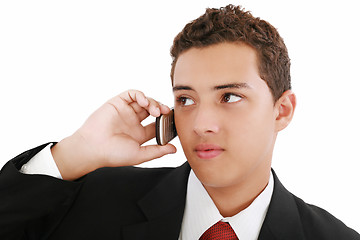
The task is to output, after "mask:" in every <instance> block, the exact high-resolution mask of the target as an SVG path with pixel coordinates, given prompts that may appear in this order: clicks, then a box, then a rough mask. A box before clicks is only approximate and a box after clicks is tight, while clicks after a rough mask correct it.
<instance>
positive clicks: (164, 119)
mask: <svg viewBox="0 0 360 240" xmlns="http://www.w3.org/2000/svg"><path fill="white" fill-rule="evenodd" d="M155 127H156V142H157V144H159V145H165V144H167V143H168V142H170V141H171V140H172V139H174V138H175V137H176V136H177V132H176V127H175V119H174V109H171V111H170V113H168V114H165V115H164V114H162V115H160V116H159V117H157V118H156V123H155Z"/></svg>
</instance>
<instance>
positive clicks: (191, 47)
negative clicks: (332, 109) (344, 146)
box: [0, 5, 360, 240]
mask: <svg viewBox="0 0 360 240" xmlns="http://www.w3.org/2000/svg"><path fill="white" fill-rule="evenodd" d="M171 53H172V56H173V64H172V70H171V78H172V83H173V92H174V97H175V107H174V110H175V123H176V127H177V132H178V135H179V138H180V141H181V144H182V147H183V149H184V152H185V155H186V158H187V163H185V164H184V165H182V166H180V167H178V168H158V169H141V168H135V167H131V166H132V165H136V164H139V163H141V162H144V161H149V160H151V159H154V158H158V157H161V156H163V155H165V154H169V153H174V152H175V151H176V149H175V147H174V146H173V145H171V144H167V145H165V146H143V143H145V142H147V141H148V140H149V139H152V138H153V137H154V136H155V127H154V124H150V125H148V126H145V127H143V126H142V125H141V121H142V120H143V119H145V118H146V117H148V116H149V114H150V115H152V116H159V115H160V114H166V113H168V112H169V111H170V109H169V108H168V107H167V106H164V105H161V104H160V103H158V102H156V101H155V100H153V99H151V98H148V97H146V96H145V95H144V94H143V93H142V92H140V91H136V90H129V91H126V92H124V93H122V94H120V95H119V96H116V97H114V98H112V99H111V100H109V101H108V102H107V103H105V104H104V105H103V106H102V107H100V108H99V109H98V110H97V111H95V112H94V114H93V115H91V116H90V117H89V119H88V120H87V121H86V122H85V123H84V125H83V126H82V127H81V128H80V129H79V130H78V131H76V132H75V133H74V134H73V135H72V136H70V137H68V138H65V139H64V140H62V141H61V142H59V143H57V144H56V145H54V146H53V147H52V148H51V149H50V146H51V144H44V145H42V146H39V147H37V148H35V149H32V150H29V151H27V152H25V153H23V154H21V155H19V156H17V157H16V158H14V159H12V160H11V161H10V162H8V163H7V164H6V165H5V166H4V168H3V169H2V171H1V174H0V196H1V198H0V214H1V219H0V229H1V230H0V236H1V237H2V239H3V238H4V239H175V240H176V239H360V236H359V235H358V234H357V233H356V232H355V231H353V230H352V229H349V228H347V227H346V226H345V225H344V224H343V223H342V222H340V221H339V220H337V219H336V218H334V217H333V216H331V215H330V214H329V213H327V212H326V211H324V210H322V209H320V208H317V207H315V206H312V205H308V204H306V203H304V202H303V201H302V200H301V199H299V198H297V197H295V196H294V195H292V194H291V193H290V192H288V191H287V190H286V189H285V188H284V187H283V185H282V184H281V183H280V181H279V179H278V178H277V177H276V174H275V172H274V171H272V169H271V159H272V152H273V148H274V144H275V140H276V137H277V134H278V132H279V131H281V130H282V129H284V128H285V127H286V126H287V125H288V124H289V123H290V122H291V119H292V116H293V114H294V109H295V106H296V98H295V95H294V93H293V92H292V91H291V84H290V60H289V58H288V54H287V50H286V47H285V44H284V43H283V40H282V39H281V37H280V36H279V34H278V32H277V31H276V30H275V28H274V27H272V26H271V25H270V24H269V23H267V22H265V21H262V20H260V19H257V18H254V17H253V16H252V15H251V14H250V13H249V12H245V11H243V10H242V9H241V8H240V7H234V6H232V5H229V6H227V7H225V8H221V9H208V10H207V11H206V13H205V14H204V15H203V16H201V17H199V18H198V19H196V20H195V21H193V22H191V23H189V24H188V25H186V26H185V28H184V29H183V31H182V32H181V33H180V34H179V35H178V36H177V37H176V38H175V40H174V45H173V48H172V51H171ZM39 165H40V167H38V166H39ZM44 165H48V166H47V167H46V168H45V169H42V168H43V166H44ZM103 167H107V168H103ZM34 173H37V174H34ZM39 173H42V174H39ZM49 175H51V176H52V177H51V176H49ZM61 178H62V179H63V180H61ZM66 180H70V181H66ZM219 233H224V235H226V236H215V235H219ZM214 234H215V235H214ZM220 235H221V234H220ZM217 237H223V238H217Z"/></svg>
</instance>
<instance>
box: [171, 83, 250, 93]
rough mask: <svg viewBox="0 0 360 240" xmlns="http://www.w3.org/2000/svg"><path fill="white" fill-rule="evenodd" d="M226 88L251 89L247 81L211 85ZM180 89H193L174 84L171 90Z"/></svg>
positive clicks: (219, 88)
mask: <svg viewBox="0 0 360 240" xmlns="http://www.w3.org/2000/svg"><path fill="white" fill-rule="evenodd" d="M228 88H237V89H240V88H247V89H251V87H250V85H249V84H247V83H244V82H242V83H228V84H223V85H218V86H215V87H213V89H214V90H221V89H228ZM180 90H192V91H195V90H194V89H193V88H192V87H190V86H186V85H178V86H174V87H173V92H175V91H180Z"/></svg>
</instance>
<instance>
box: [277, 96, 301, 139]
mask: <svg viewBox="0 0 360 240" xmlns="http://www.w3.org/2000/svg"><path fill="white" fill-rule="evenodd" d="M295 107H296V96H295V94H294V93H293V92H292V91H291V90H287V91H286V92H284V93H283V94H282V95H281V97H280V98H279V99H278V100H277V101H276V103H275V110H276V114H277V115H276V120H275V121H276V122H275V124H276V126H275V127H276V131H277V132H279V131H281V130H283V129H284V128H286V127H287V126H288V125H289V123H290V122H291V120H292V118H293V116H294V111H295Z"/></svg>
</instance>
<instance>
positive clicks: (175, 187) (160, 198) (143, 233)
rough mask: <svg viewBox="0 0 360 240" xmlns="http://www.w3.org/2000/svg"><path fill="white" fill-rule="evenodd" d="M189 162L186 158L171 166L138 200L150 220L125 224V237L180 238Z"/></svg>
mask: <svg viewBox="0 0 360 240" xmlns="http://www.w3.org/2000/svg"><path fill="white" fill-rule="evenodd" d="M189 173H190V166H189V164H188V163H187V162H186V163H184V164H183V165H182V166H180V167H178V168H176V169H174V170H172V171H171V172H170V173H169V174H168V175H167V176H166V177H165V178H164V179H163V180H162V181H161V182H160V183H159V184H158V185H157V186H155V187H154V188H153V189H152V190H151V191H150V192H149V193H148V194H147V195H146V196H145V197H144V198H142V199H141V200H139V201H138V205H139V208H140V209H141V210H142V211H143V213H144V215H145V217H146V218H147V220H148V221H146V222H143V223H140V224H136V225H131V226H126V227H125V228H123V238H124V239H126V240H134V239H142V240H143V239H158V240H161V239H164V240H165V239H166V240H168V239H177V238H178V236H179V234H180V228H181V223H182V218H183V214H184V208H185V200H186V190H187V182H188V177H189Z"/></svg>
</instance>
